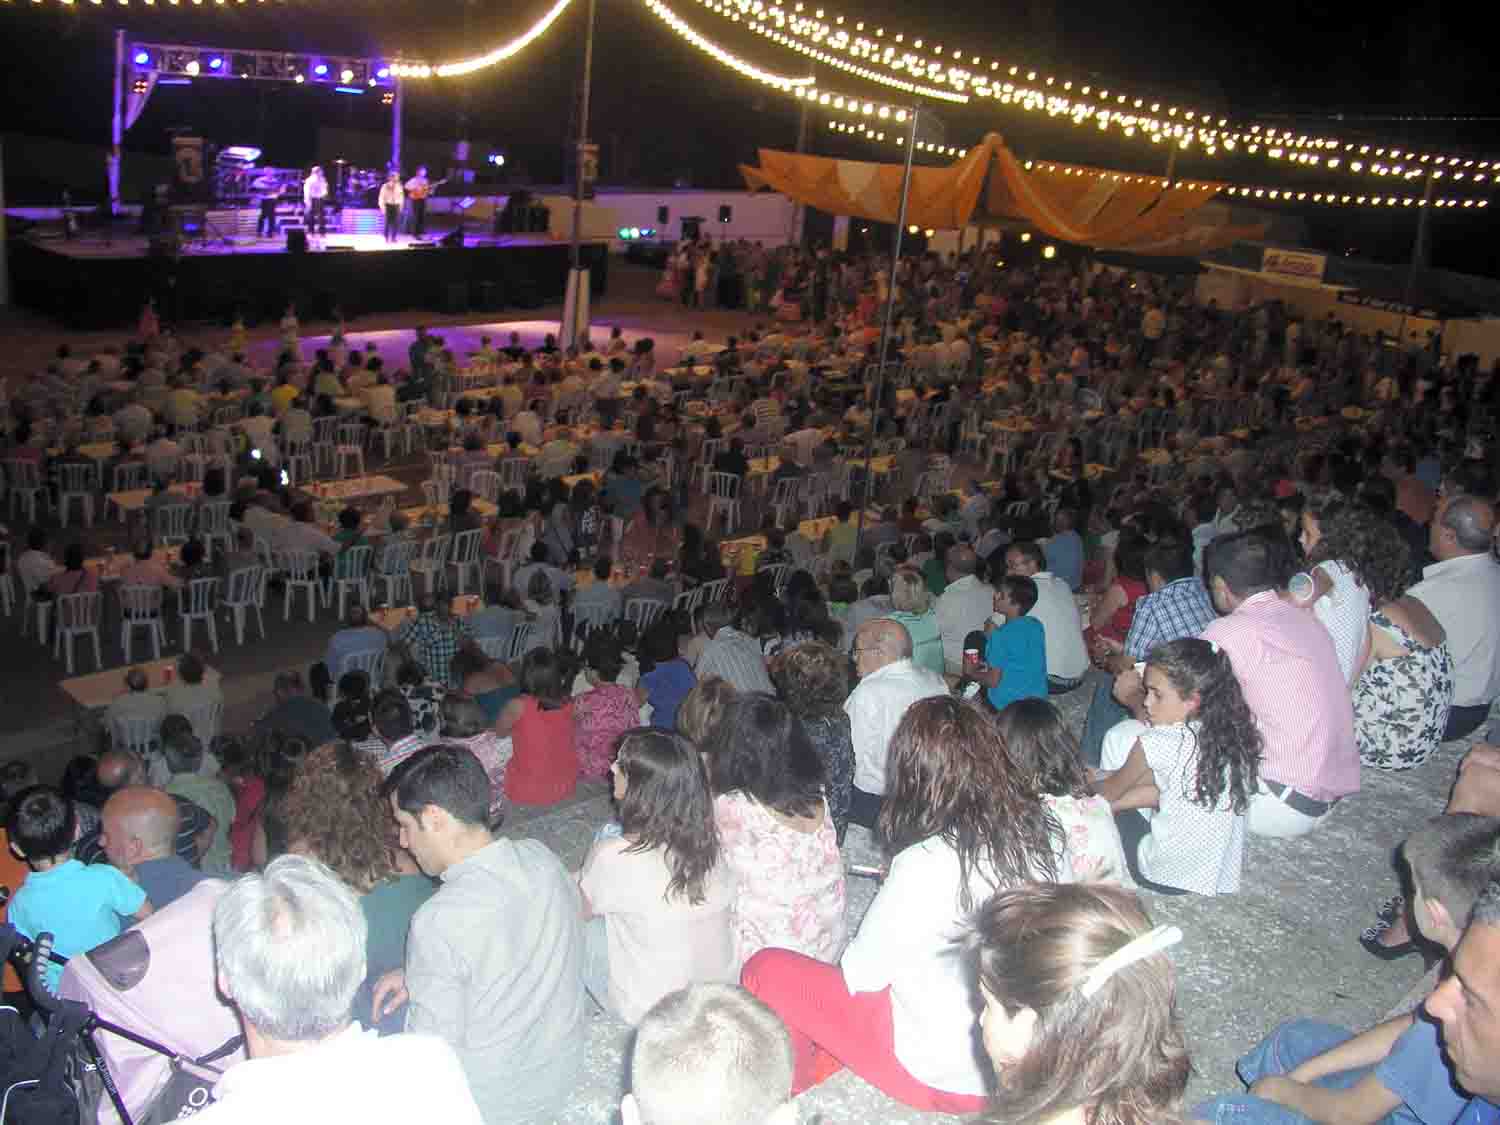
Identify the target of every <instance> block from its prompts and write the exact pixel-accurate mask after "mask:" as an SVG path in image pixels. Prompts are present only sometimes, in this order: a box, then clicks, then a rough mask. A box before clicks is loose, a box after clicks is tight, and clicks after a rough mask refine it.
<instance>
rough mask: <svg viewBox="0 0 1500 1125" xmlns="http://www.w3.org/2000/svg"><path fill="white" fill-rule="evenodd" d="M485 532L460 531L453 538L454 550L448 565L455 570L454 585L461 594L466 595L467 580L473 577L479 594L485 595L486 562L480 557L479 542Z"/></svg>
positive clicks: (474, 530)
mask: <svg viewBox="0 0 1500 1125" xmlns="http://www.w3.org/2000/svg"><path fill="white" fill-rule="evenodd" d="M483 535H484V532H483V531H482V530H480V529H479V528H477V527H475V528H470V529H469V530H468V531H460V532H459V533H458V534H457V535H455V536H454V537H453V548H452V550H451V551H450V552H449V554H448V565H449V566H451V567H452V568H453V578H454V584H455V585H456V587H457V589H458V592H459V593H460V594H463V593H466V592H467V589H468V583H467V582H466V581H465V579H466V578H467V577H468V576H470V575H472V576H473V578H474V585H475V587H476V588H477V589H478V591H479V593H481V594H483V593H484V579H483V574H482V572H483V569H484V560H483V559H481V558H480V556H479V540H480V538H481V537H482V536H483Z"/></svg>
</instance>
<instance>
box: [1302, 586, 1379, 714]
mask: <svg viewBox="0 0 1500 1125" xmlns="http://www.w3.org/2000/svg"><path fill="white" fill-rule="evenodd" d="M1317 569H1318V570H1321V571H1322V572H1323V573H1324V574H1325V575H1327V576H1328V580H1329V582H1331V583H1332V584H1333V588H1332V589H1330V590H1329V591H1328V593H1327V594H1325V595H1323V597H1321V598H1319V599H1318V600H1317V601H1315V602H1313V605H1312V610H1313V613H1314V614H1315V615H1316V616H1317V618H1318V620H1319V621H1321V622H1322V623H1323V628H1325V629H1327V630H1328V635H1329V636H1330V637H1332V638H1333V647H1334V649H1335V651H1337V652H1338V654H1339V671H1341V672H1343V673H1344V682H1345V683H1346V684H1349V685H1350V686H1353V684H1354V681H1355V680H1357V679H1358V678H1359V669H1360V666H1361V665H1362V664H1363V663H1364V660H1365V653H1366V652H1367V651H1368V650H1369V647H1370V591H1369V588H1368V587H1366V586H1365V585H1364V584H1363V583H1361V582H1360V581H1359V579H1358V578H1356V577H1355V576H1354V572H1353V571H1352V570H1350V569H1349V568H1348V567H1347V566H1345V565H1344V564H1343V563H1341V562H1324V563H1319V564H1318V566H1317Z"/></svg>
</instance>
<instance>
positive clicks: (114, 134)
mask: <svg viewBox="0 0 1500 1125" xmlns="http://www.w3.org/2000/svg"><path fill="white" fill-rule="evenodd" d="M124 115H125V29H124V28H123V27H117V28H115V91H114V98H113V100H112V101H111V102H110V115H109V162H108V167H107V168H106V169H105V174H106V178H107V179H108V181H109V214H110V217H111V218H113V217H114V216H115V215H117V214H119V212H120V147H121V145H122V144H123V142H124V140H125V120H124ZM63 223H64V226H66V225H67V219H66V217H64V220H63Z"/></svg>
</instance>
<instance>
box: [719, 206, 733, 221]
mask: <svg viewBox="0 0 1500 1125" xmlns="http://www.w3.org/2000/svg"><path fill="white" fill-rule="evenodd" d="M733 221H734V208H733V207H731V206H729V204H727V203H721V204H719V222H721V223H729V222H733Z"/></svg>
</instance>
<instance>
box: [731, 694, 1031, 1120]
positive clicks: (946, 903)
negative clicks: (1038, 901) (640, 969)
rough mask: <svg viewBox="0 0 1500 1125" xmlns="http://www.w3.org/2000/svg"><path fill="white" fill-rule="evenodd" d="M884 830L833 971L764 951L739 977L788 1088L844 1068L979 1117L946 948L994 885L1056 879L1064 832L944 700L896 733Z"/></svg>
mask: <svg viewBox="0 0 1500 1125" xmlns="http://www.w3.org/2000/svg"><path fill="white" fill-rule="evenodd" d="M880 828H881V832H882V834H883V835H884V838H885V841H886V847H887V849H888V851H889V852H890V853H891V855H892V859H891V863H890V871H889V874H888V875H887V876H886V879H885V882H884V884H883V885H882V886H881V888H880V891H879V892H878V893H877V894H876V896H875V901H874V902H873V903H871V905H870V909H869V911H868V912H867V913H866V914H865V917H864V921H863V922H861V923H860V927H859V933H858V934H857V935H856V936H855V937H854V940H853V941H851V942H850V943H849V948H848V949H846V950H845V951H844V954H843V957H842V958H841V959H840V961H839V963H838V964H837V965H828V964H821V963H819V962H817V961H814V960H812V959H811V958H810V957H806V956H803V955H800V954H797V953H794V952H791V951H789V950H786V949H766V950H763V951H762V952H760V953H759V954H757V955H756V956H755V957H752V958H751V959H750V962H749V963H748V964H747V965H746V966H745V970H744V972H743V973H742V974H741V977H740V980H741V983H742V984H744V986H745V987H746V988H748V989H749V990H750V991H751V992H753V993H754V994H755V995H756V996H757V997H759V998H760V999H761V1000H762V1001H764V1002H765V1003H766V1004H767V1005H769V1006H770V1007H771V1008H772V1009H773V1010H774V1011H775V1012H776V1014H777V1015H779V1016H780V1017H781V1019H782V1022H783V1023H785V1024H786V1027H787V1030H788V1032H789V1033H790V1035H791V1039H792V1051H793V1055H794V1058H795V1062H796V1073H795V1078H794V1080H793V1085H792V1090H793V1093H799V1094H800V1093H801V1092H802V1091H804V1090H806V1089H807V1088H808V1087H810V1086H813V1085H815V1084H816V1083H818V1082H821V1081H822V1080H823V1079H824V1078H825V1077H827V1076H828V1075H829V1074H832V1073H833V1072H834V1071H836V1070H838V1069H839V1067H840V1065H843V1066H847V1067H849V1069H850V1070H852V1071H854V1072H855V1073H856V1074H858V1075H859V1076H860V1077H861V1078H863V1079H864V1080H865V1081H867V1082H869V1083H871V1084H872V1085H874V1086H877V1087H878V1088H880V1089H881V1090H883V1091H885V1093H887V1094H889V1095H890V1096H891V1097H893V1098H895V1099H896V1100H898V1101H900V1102H902V1103H903V1104H905V1105H908V1106H911V1107H912V1108H914V1109H921V1110H928V1111H936V1112H940V1113H977V1112H979V1111H980V1110H982V1109H983V1108H984V1105H985V1093H986V1090H987V1088H988V1082H987V1077H988V1076H987V1074H986V1071H985V1068H983V1067H982V1066H981V1065H980V1063H979V1061H978V1060H977V1059H976V1058H975V1057H974V1051H973V1047H972V1042H971V1031H972V1028H973V1020H974V1012H973V1007H972V1004H971V990H970V984H969V974H968V972H967V971H966V968H965V966H964V964H963V962H962V960H961V959H960V958H958V957H956V956H954V949H953V943H954V941H955V940H956V939H958V938H959V937H960V936H961V934H962V933H963V930H964V926H965V919H967V918H968V916H969V915H970V914H971V913H972V912H973V911H974V909H975V908H976V907H977V906H979V905H980V904H981V903H982V902H984V901H985V899H987V898H989V896H990V895H991V894H993V893H994V892H995V891H997V890H1000V889H1003V888H1007V887H1012V886H1016V885H1018V884H1024V883H1028V882H1033V881H1047V882H1050V881H1053V880H1054V879H1055V878H1056V876H1057V864H1056V860H1055V859H1054V851H1053V849H1054V847H1055V846H1056V845H1057V844H1058V842H1059V841H1058V836H1059V835H1060V831H1059V829H1058V827H1057V824H1056V822H1055V821H1053V820H1052V819H1051V817H1049V816H1048V815H1047V812H1046V810H1045V808H1043V806H1042V803H1041V800H1040V799H1039V798H1038V796H1037V795H1036V793H1035V791H1034V789H1033V787H1032V786H1031V784H1030V781H1029V779H1028V778H1026V777H1024V776H1022V774H1021V772H1020V771H1019V770H1016V769H1015V768H1013V767H1012V766H1011V764H1010V759H1009V757H1008V756H1007V755H1006V752H1005V745H1004V743H1003V742H1002V741H1001V740H1000V735H999V732H998V731H997V730H996V729H995V725H994V723H992V722H991V721H990V719H989V718H988V717H987V716H986V715H985V714H984V713H983V712H982V711H980V710H979V709H978V708H977V707H974V706H972V705H970V704H968V703H964V702H963V701H961V700H958V699H954V698H953V697H952V696H947V695H943V696H934V697H932V698H930V699H922V700H918V701H917V702H916V703H913V704H912V705H911V707H909V708H908V709H907V711H906V714H905V716H904V717H903V718H902V720H901V723H900V725H899V726H898V727H897V728H896V732H895V734H894V735H892V737H891V743H890V754H889V764H888V766H887V788H886V793H885V802H884V805H883V806H882V808H881V813H880Z"/></svg>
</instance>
